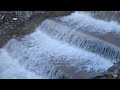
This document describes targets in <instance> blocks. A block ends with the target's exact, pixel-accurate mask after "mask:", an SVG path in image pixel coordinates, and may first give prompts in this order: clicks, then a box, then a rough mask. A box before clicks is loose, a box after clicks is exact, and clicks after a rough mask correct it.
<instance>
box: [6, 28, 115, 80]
mask: <svg viewBox="0 0 120 90" xmlns="http://www.w3.org/2000/svg"><path fill="white" fill-rule="evenodd" d="M4 48H5V49H6V50H7V51H8V52H9V54H10V56H12V57H14V58H17V59H18V60H19V62H20V63H21V65H24V67H25V68H26V69H28V70H30V71H32V72H34V73H36V74H37V75H41V76H44V77H49V78H58V77H60V76H62V75H64V74H65V75H66V76H69V77H72V74H74V73H76V72H78V73H79V72H81V73H82V72H83V73H85V72H86V73H89V74H91V73H95V74H94V75H93V74H92V75H91V76H95V75H98V74H100V73H101V72H104V71H105V70H107V69H108V68H109V67H111V66H112V65H113V62H111V61H110V60H106V59H105V58H103V57H101V56H99V55H97V54H94V53H91V52H88V51H85V50H84V49H82V48H77V47H74V46H71V45H69V44H67V43H62V42H59V41H57V40H54V39H52V38H50V37H49V36H47V34H45V33H43V32H41V31H39V30H37V31H36V32H34V33H32V34H30V35H28V36H25V37H24V38H23V39H22V40H20V41H17V40H15V39H12V40H10V41H9V42H8V44H7V45H6V46H5V47H4ZM71 72H72V73H71ZM91 76H87V77H81V78H89V77H91Z"/></svg>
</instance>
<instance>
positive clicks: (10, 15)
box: [0, 11, 73, 48]
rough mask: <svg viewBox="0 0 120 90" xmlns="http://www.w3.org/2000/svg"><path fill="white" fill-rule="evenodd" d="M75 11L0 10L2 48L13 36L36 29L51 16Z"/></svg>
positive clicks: (0, 40) (0, 44)
mask: <svg viewBox="0 0 120 90" xmlns="http://www.w3.org/2000/svg"><path fill="white" fill-rule="evenodd" d="M72 12H73V11H0V48H1V47H3V46H4V45H5V44H6V43H7V41H8V40H9V39H11V38H12V37H18V36H23V35H26V34H29V33H31V32H33V31H34V30H35V27H36V26H37V25H39V24H40V23H41V22H42V21H43V20H45V19H46V18H49V17H56V16H63V15H69V14H71V13H72Z"/></svg>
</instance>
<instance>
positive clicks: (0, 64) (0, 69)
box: [0, 49, 45, 79]
mask: <svg viewBox="0 0 120 90" xmlns="http://www.w3.org/2000/svg"><path fill="white" fill-rule="evenodd" d="M44 78H45V77H44ZM0 79H43V77H41V76H37V75H35V74H34V73H32V72H30V71H28V70H26V69H24V67H22V66H21V65H20V64H19V62H18V60H17V59H14V58H12V57H11V56H10V55H8V53H7V51H6V50H5V49H0Z"/></svg>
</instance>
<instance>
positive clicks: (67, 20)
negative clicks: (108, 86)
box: [0, 12, 120, 79]
mask: <svg viewBox="0 0 120 90" xmlns="http://www.w3.org/2000/svg"><path fill="white" fill-rule="evenodd" d="M111 32H114V33H118V34H119V32H120V25H119V24H118V23H116V22H113V21H110V22H106V21H102V20H99V19H95V18H93V17H91V15H90V13H86V12H75V13H72V14H71V15H68V16H62V17H57V18H52V19H50V18H49V19H46V20H45V21H43V22H42V23H41V25H40V26H38V27H36V30H35V31H34V32H32V33H31V34H28V35H25V36H23V37H20V38H19V37H17V38H12V39H11V40H9V41H8V43H7V44H6V45H5V46H4V47H3V48H2V49H0V79H2V78H39V79H43V78H46V79H47V78H50V79H55V78H62V77H65V78H82V79H88V78H91V77H94V76H97V75H99V74H101V73H103V72H104V71H106V70H107V69H108V68H110V67H111V66H113V64H114V63H116V62H118V61H119V60H120V48H119V47H118V46H115V45H113V44H111V43H109V42H106V41H105V40H102V39H100V38H98V37H95V36H93V35H92V34H90V33H94V34H96V35H98V36H99V35H100V36H102V35H107V34H108V33H111ZM118 37H119V36H118Z"/></svg>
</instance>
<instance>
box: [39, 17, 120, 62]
mask: <svg viewBox="0 0 120 90" xmlns="http://www.w3.org/2000/svg"><path fill="white" fill-rule="evenodd" d="M38 29H39V30H41V31H43V32H45V33H46V34H47V35H49V36H50V37H51V38H54V39H56V40H60V41H62V42H66V43H69V44H72V45H74V46H77V47H80V48H84V49H86V50H88V51H90V52H94V53H95V54H99V55H101V56H103V57H105V58H107V59H111V60H112V61H115V62H116V61H119V60H120V48H119V47H117V46H115V45H113V44H110V43H108V42H105V41H104V40H100V39H99V38H96V37H93V36H91V35H89V34H86V33H83V32H81V31H80V30H77V29H73V28H72V26H69V25H66V24H63V23H61V22H59V21H54V20H50V19H47V20H45V21H43V22H42V24H41V25H40V26H39V27H38Z"/></svg>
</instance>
